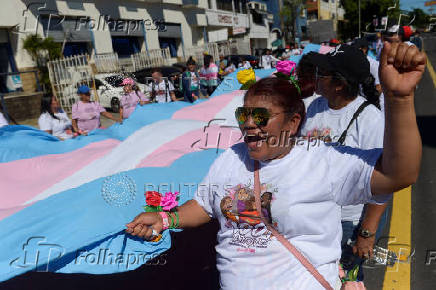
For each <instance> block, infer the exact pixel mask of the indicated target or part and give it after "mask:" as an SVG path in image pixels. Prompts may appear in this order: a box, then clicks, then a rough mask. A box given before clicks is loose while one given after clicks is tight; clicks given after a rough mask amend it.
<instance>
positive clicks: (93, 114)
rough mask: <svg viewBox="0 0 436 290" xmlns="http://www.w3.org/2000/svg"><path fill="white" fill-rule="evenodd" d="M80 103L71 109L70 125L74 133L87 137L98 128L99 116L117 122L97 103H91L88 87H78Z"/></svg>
mask: <svg viewBox="0 0 436 290" xmlns="http://www.w3.org/2000/svg"><path fill="white" fill-rule="evenodd" d="M77 94H78V95H79V97H80V101H78V102H77V103H75V104H74V105H73V107H72V119H73V120H72V125H73V129H74V132H76V133H78V134H79V135H88V132H90V131H92V130H94V129H97V128H99V127H100V115H103V116H105V117H106V118H108V119H111V120H114V121H115V122H122V120H117V119H116V118H115V117H114V116H112V114H111V113H108V112H106V110H105V108H103V107H102V106H101V105H100V103H98V102H91V92H90V90H89V87H88V86H85V85H83V86H80V87H79V89H78V90H77Z"/></svg>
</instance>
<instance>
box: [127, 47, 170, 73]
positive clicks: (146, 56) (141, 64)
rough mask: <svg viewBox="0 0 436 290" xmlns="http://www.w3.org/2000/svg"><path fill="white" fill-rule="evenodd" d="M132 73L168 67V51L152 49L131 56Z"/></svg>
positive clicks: (166, 49) (167, 49) (165, 49)
mask: <svg viewBox="0 0 436 290" xmlns="http://www.w3.org/2000/svg"><path fill="white" fill-rule="evenodd" d="M131 60H132V64H133V71H138V70H141V69H144V68H149V67H159V66H165V65H170V61H171V54H170V49H169V48H168V47H167V48H164V49H152V50H149V51H148V52H138V53H135V54H133V55H132V56H131Z"/></svg>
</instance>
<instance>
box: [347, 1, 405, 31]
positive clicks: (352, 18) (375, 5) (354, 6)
mask: <svg viewBox="0 0 436 290" xmlns="http://www.w3.org/2000/svg"><path fill="white" fill-rule="evenodd" d="M341 4H342V6H343V7H344V10H345V15H344V18H345V19H346V20H345V21H344V23H342V25H341V26H340V31H339V32H340V34H341V36H342V37H343V38H354V37H356V36H358V35H359V1H356V0H341ZM394 6H396V7H395V8H394V9H391V10H389V11H388V8H390V7H394ZM399 7H400V5H399V1H398V0H360V12H361V13H360V17H361V25H360V27H361V31H362V32H363V31H365V30H366V29H365V28H366V27H367V26H369V29H370V31H374V26H372V25H371V24H372V22H373V20H374V16H376V18H378V19H379V20H380V19H381V18H382V17H384V16H388V17H389V23H388V26H391V25H393V24H394V23H395V21H398V16H399V13H400V8H399Z"/></svg>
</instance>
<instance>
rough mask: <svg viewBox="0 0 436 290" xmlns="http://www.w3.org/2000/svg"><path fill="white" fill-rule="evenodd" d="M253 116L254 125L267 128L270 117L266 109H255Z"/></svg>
mask: <svg viewBox="0 0 436 290" xmlns="http://www.w3.org/2000/svg"><path fill="white" fill-rule="evenodd" d="M252 116H253V121H254V123H255V124H256V125H258V126H266V124H268V120H269V117H270V115H269V112H268V110H267V109H266V108H254V109H253V112H252Z"/></svg>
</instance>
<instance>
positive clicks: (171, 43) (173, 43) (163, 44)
mask: <svg viewBox="0 0 436 290" xmlns="http://www.w3.org/2000/svg"><path fill="white" fill-rule="evenodd" d="M159 44H160V48H162V49H164V48H167V47H168V48H169V49H170V54H171V57H177V39H176V38H167V37H159Z"/></svg>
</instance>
